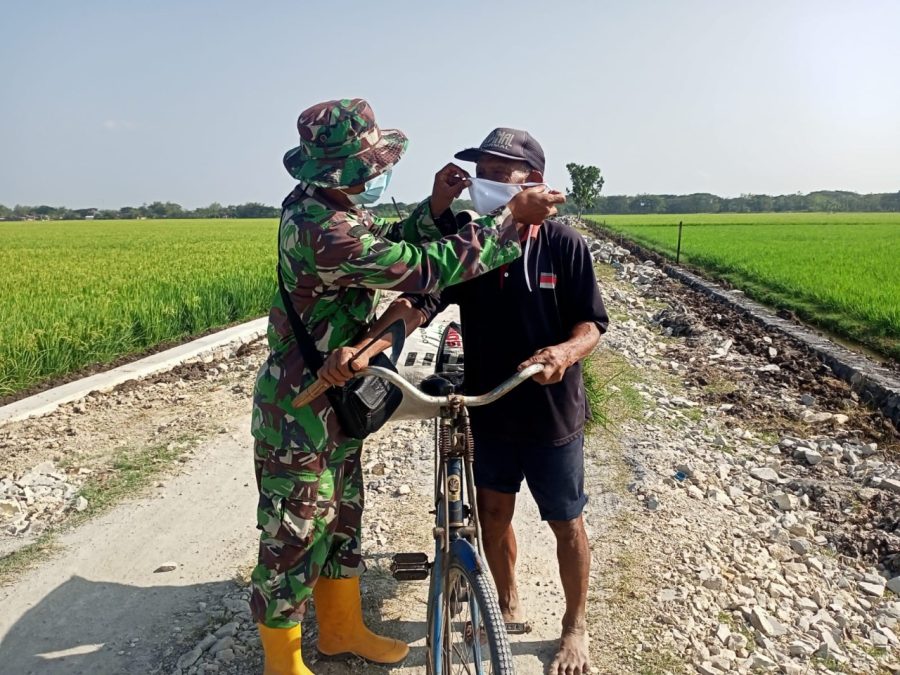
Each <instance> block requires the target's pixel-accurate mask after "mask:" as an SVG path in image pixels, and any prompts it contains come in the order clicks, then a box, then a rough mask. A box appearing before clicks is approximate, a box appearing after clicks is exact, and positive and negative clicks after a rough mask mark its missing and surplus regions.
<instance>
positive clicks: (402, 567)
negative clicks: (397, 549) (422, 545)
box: [391, 553, 431, 581]
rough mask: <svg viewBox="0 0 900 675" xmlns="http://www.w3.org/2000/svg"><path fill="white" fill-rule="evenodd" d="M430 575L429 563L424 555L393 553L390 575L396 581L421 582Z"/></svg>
mask: <svg viewBox="0 0 900 675" xmlns="http://www.w3.org/2000/svg"><path fill="white" fill-rule="evenodd" d="M430 573H431V563H429V562H428V556H427V555H426V554H424V553H395V554H394V557H393V558H392V559H391V575H392V576H393V577H394V578H395V579H396V580H397V581H422V580H423V579H427V578H428V575H429V574H430Z"/></svg>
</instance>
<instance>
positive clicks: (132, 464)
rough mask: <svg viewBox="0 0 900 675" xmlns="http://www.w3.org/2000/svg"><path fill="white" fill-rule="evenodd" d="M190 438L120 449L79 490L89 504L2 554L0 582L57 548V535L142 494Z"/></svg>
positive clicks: (7, 581) (173, 459)
mask: <svg viewBox="0 0 900 675" xmlns="http://www.w3.org/2000/svg"><path fill="white" fill-rule="evenodd" d="M188 441H189V438H188V437H186V436H185V437H181V438H180V439H178V440H177V441H175V442H172V443H168V444H167V445H165V446H152V447H149V448H143V449H140V450H133V449H127V448H123V449H120V450H119V451H118V452H117V454H116V456H115V457H114V458H113V461H112V464H111V465H110V466H109V467H108V468H106V469H104V470H102V471H98V472H97V473H95V474H94V475H92V476H91V477H90V478H88V480H87V482H85V483H84V484H83V485H82V486H81V489H80V490H79V491H78V495H79V496H81V497H84V498H85V499H87V500H88V507H87V508H86V509H85V510H84V511H82V512H81V513H78V512H74V511H73V512H72V514H71V515H70V516H68V517H67V518H66V519H65V520H64V521H62V522H60V523H57V524H56V525H53V526H51V527H49V528H47V529H46V530H45V531H44V532H43V533H42V534H41V535H40V537H39V538H38V539H37V541H35V542H33V543H31V544H28V545H27V546H23V547H22V548H20V549H18V550H16V551H14V552H12V553H10V554H9V555H7V556H4V557H2V558H0V585H6V584H9V583H11V582H12V581H14V580H15V579H16V578H17V577H19V576H20V575H21V574H22V572H24V571H26V570H28V569H30V568H32V567H34V566H35V565H37V564H39V563H40V562H43V561H44V560H46V559H47V557H48V556H50V555H51V554H53V553H55V552H58V551H59V549H60V547H59V545H58V544H57V542H56V538H57V536H58V535H60V534H62V533H63V532H66V531H67V530H69V529H71V528H73V527H75V526H77V525H80V524H81V523H83V522H85V521H86V520H88V519H90V518H92V517H94V516H96V515H99V514H101V513H103V512H104V511H107V510H109V509H110V508H112V507H113V506H115V505H116V504H118V503H119V502H121V501H124V500H125V499H128V498H131V497H136V496H139V495H141V494H142V493H143V492H144V491H145V490H146V489H147V488H148V487H149V483H150V481H151V479H152V478H154V477H156V476H158V475H159V474H161V473H163V472H164V471H166V470H167V469H168V468H169V467H170V466H171V464H172V462H174V461H175V460H176V459H178V458H179V457H181V456H182V455H183V454H184V452H185V450H186V444H187V442H188Z"/></svg>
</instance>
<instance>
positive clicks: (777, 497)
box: [772, 492, 799, 511]
mask: <svg viewBox="0 0 900 675" xmlns="http://www.w3.org/2000/svg"><path fill="white" fill-rule="evenodd" d="M772 501H773V502H775V506H777V507H778V508H779V509H781V510H782V511H793V510H794V509H796V508H797V504H798V503H799V502H798V500H797V498H796V497H795V496H794V495H790V494H785V493H784V492H776V493H775V494H773V495H772Z"/></svg>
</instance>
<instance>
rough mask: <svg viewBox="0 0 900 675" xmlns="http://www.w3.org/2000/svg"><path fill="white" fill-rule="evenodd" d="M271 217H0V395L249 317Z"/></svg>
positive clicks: (266, 285) (265, 268) (265, 286)
mask: <svg viewBox="0 0 900 675" xmlns="http://www.w3.org/2000/svg"><path fill="white" fill-rule="evenodd" d="M276 231H277V222H276V221H275V220H274V219H273V220H268V219H266V220H158V221H153V220H122V221H72V222H67V221H48V222H9V223H0V317H2V322H0V396H6V395H9V394H12V393H14V392H16V391H20V390H22V389H25V388H27V387H30V386H32V385H35V384H38V383H40V382H41V381H42V380H46V379H48V378H52V377H54V376H59V375H63V374H66V373H69V372H72V371H77V370H78V369H80V368H83V367H85V366H88V365H92V364H98V363H108V362H110V361H112V360H114V359H116V358H117V357H120V356H122V355H128V354H134V353H139V352H141V351H145V350H147V349H148V348H150V347H153V346H155V345H158V344H160V343H162V342H167V341H171V340H178V339H180V338H184V337H186V336H190V335H196V334H198V333H202V332H204V331H206V330H208V329H210V328H216V327H220V326H225V325H228V324H233V323H236V322H240V321H242V320H246V319H250V318H255V317H258V316H261V315H263V314H265V313H266V312H267V311H268V307H269V302H270V301H271V299H272V294H273V292H274V291H275V270H274V263H275V246H276V244H275V236H276Z"/></svg>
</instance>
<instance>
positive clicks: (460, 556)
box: [428, 401, 483, 675]
mask: <svg viewBox="0 0 900 675" xmlns="http://www.w3.org/2000/svg"><path fill="white" fill-rule="evenodd" d="M468 418H469V416H468V411H467V410H466V407H465V406H464V405H462V404H461V402H460V401H456V402H455V403H454V404H453V405H449V406H444V407H442V408H441V411H440V415H439V416H438V417H437V418H436V420H435V421H436V425H435V448H436V452H435V487H434V494H435V506H436V509H435V527H434V541H435V546H434V563H433V564H432V568H431V574H432V575H433V578H434V580H435V583H433V584H432V585H431V588H430V593H431V596H430V597H429V598H428V601H429V607H431V609H432V611H434V612H436V613H437V614H436V616H435V617H434V620H433V621H432V634H431V635H430V636H429V643H430V645H431V659H432V667H433V669H434V671H433V672H434V675H438V674H439V673H442V672H443V662H444V658H445V656H446V655H447V652H448V650H449V648H450V646H449V645H448V644H444V642H443V637H444V621H448V620H450V616H451V613H452V612H451V607H450V604H451V602H452V599H453V598H452V589H449V588H448V585H449V583H448V571H449V570H448V565H447V563H448V561H449V560H450V559H451V558H456V559H457V560H459V561H460V562H461V563H462V564H463V565H464V566H466V567H467V568H468V569H469V570H471V571H476V570H478V571H480V568H481V564H482V563H481V560H482V559H483V557H482V556H483V551H482V546H481V530H480V525H479V520H478V503H477V501H476V499H475V480H474V477H473V473H472V464H473V462H474V459H475V457H474V449H475V448H474V444H473V442H472V432H471V429H470V427H469V419H468ZM467 502H468V504H467ZM467 507H468V508H467ZM451 554H452V555H451ZM469 612H470V614H471V616H472V625H473V632H474V633H476V634H477V633H478V631H479V627H480V619H479V616H478V606H477V604H476V603H475V602H472V601H470V602H469ZM473 648H474V651H475V653H476V658H480V650H481V641H480V639H479V638H478V637H474V642H473Z"/></svg>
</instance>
